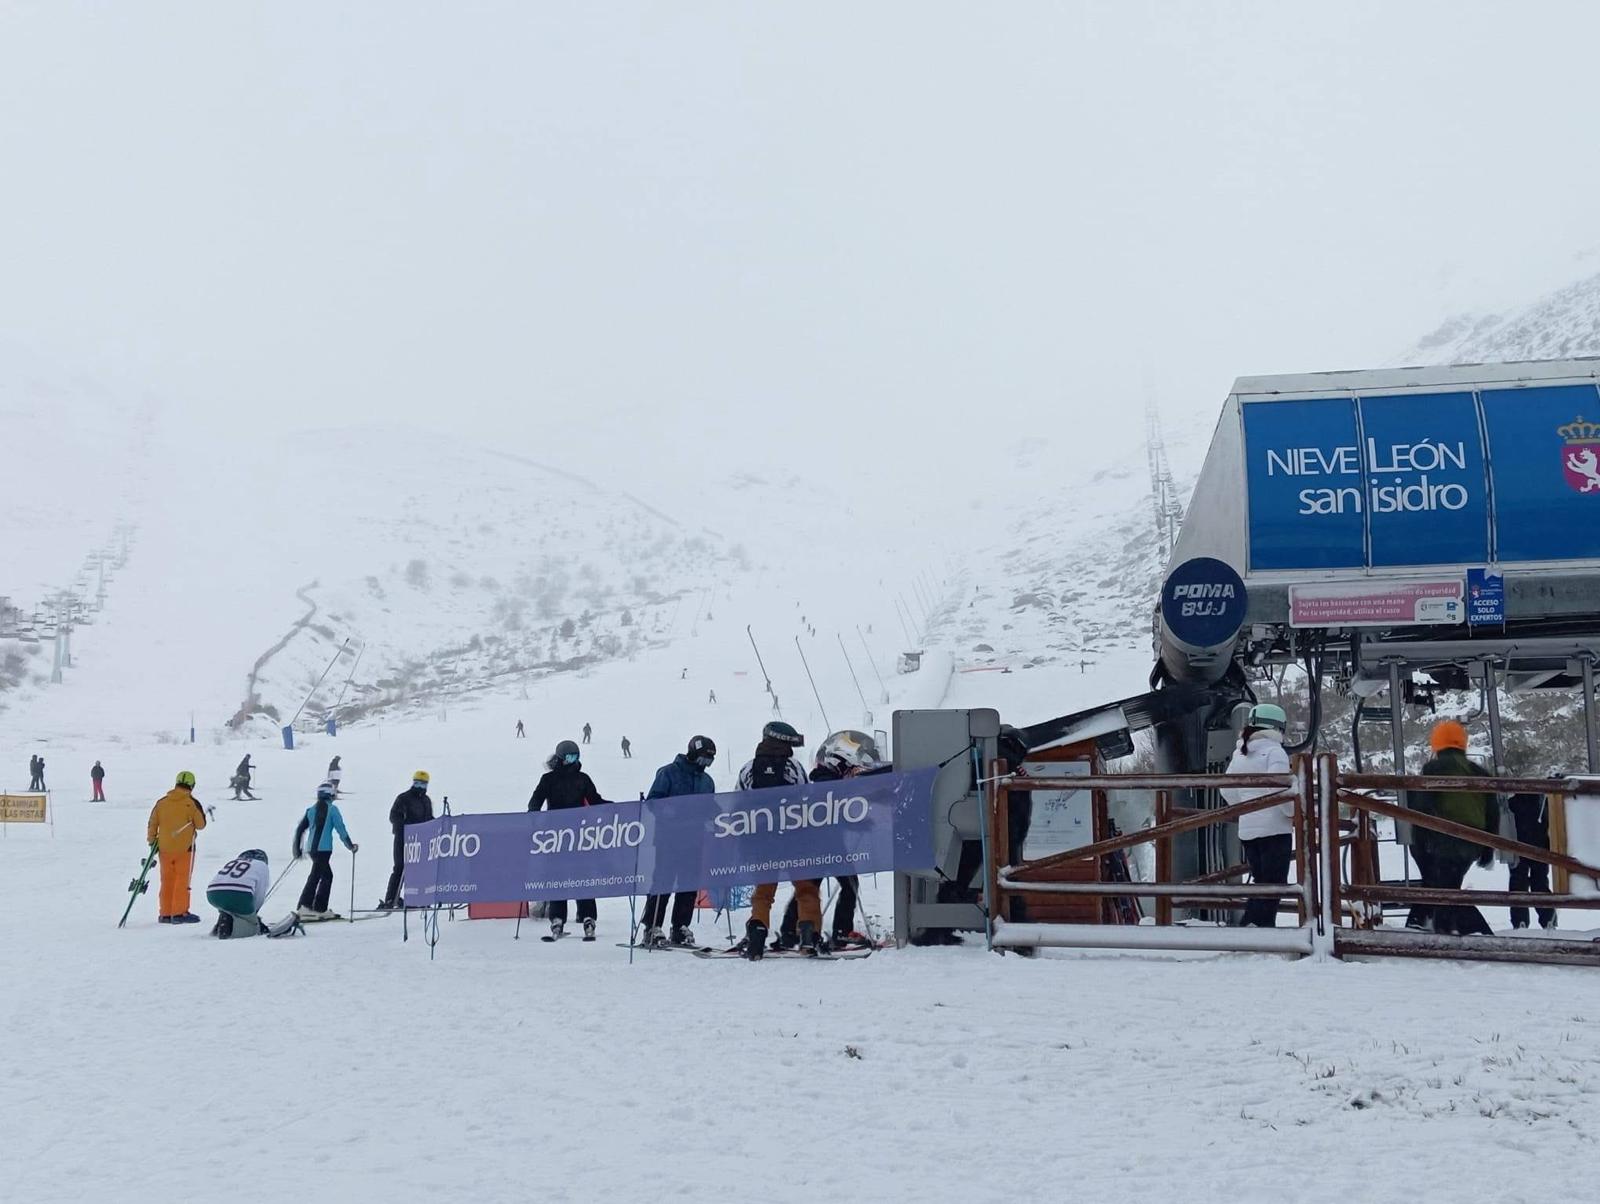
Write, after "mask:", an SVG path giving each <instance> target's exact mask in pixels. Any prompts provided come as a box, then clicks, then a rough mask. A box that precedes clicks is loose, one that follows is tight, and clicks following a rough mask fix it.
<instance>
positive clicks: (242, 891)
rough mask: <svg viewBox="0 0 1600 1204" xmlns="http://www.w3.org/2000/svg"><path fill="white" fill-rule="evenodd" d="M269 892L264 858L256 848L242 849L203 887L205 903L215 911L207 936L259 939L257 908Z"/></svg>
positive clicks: (264, 855)
mask: <svg viewBox="0 0 1600 1204" xmlns="http://www.w3.org/2000/svg"><path fill="white" fill-rule="evenodd" d="M271 889H272V886H271V875H270V874H269V873H268V870H267V855H266V853H264V852H262V851H261V850H260V849H246V850H245V851H244V852H242V853H240V854H239V855H238V856H237V857H235V858H234V859H233V860H232V861H230V862H228V863H227V864H225V865H224V866H223V867H222V868H221V869H220V870H218V871H217V873H216V876H215V877H214V878H212V879H211V884H210V885H209V886H207V887H206V902H207V903H209V904H211V906H213V907H215V908H216V909H217V922H216V924H215V925H214V926H213V927H212V929H211V935H212V936H214V937H218V938H220V939H221V940H229V939H231V938H232V937H236V936H238V937H244V936H259V935H260V934H261V932H262V930H263V926H262V923H261V915H260V912H261V905H262V904H263V903H265V902H266V901H267V892H268V891H269V890H271Z"/></svg>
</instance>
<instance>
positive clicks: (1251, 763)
mask: <svg viewBox="0 0 1600 1204" xmlns="http://www.w3.org/2000/svg"><path fill="white" fill-rule="evenodd" d="M1228 772H1229V773H1288V772H1289V754H1288V753H1286V752H1284V751H1283V736H1282V734H1281V733H1279V732H1275V731H1273V730H1272V729H1271V728H1266V729H1264V730H1257V731H1255V732H1253V733H1252V734H1251V736H1250V751H1249V752H1245V750H1244V748H1243V746H1242V745H1241V746H1240V747H1238V748H1235V749H1234V750H1233V760H1231V761H1229V762H1228ZM1273 793H1275V792H1274V791H1271V790H1264V789H1259V788H1257V789H1248V790H1247V789H1242V788H1239V787H1231V786H1230V787H1229V788H1228V789H1226V790H1224V791H1223V792H1222V797H1223V798H1224V799H1226V800H1227V801H1228V802H1229V803H1247V802H1249V801H1250V800H1251V799H1253V798H1261V797H1262V796H1264V795H1268V794H1273ZM1292 835H1294V800H1292V799H1289V800H1286V801H1285V802H1284V803H1282V804H1281V805H1280V806H1277V807H1268V808H1267V809H1266V810H1264V811H1252V812H1251V813H1250V814H1249V815H1241V816H1240V817H1239V839H1240V840H1260V839H1261V838H1262V837H1263V836H1292Z"/></svg>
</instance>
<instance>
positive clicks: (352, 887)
mask: <svg viewBox="0 0 1600 1204" xmlns="http://www.w3.org/2000/svg"><path fill="white" fill-rule="evenodd" d="M347 642H348V641H347ZM347 914H348V918H349V921H350V923H352V924H354V923H355V922H356V850H355V847H354V846H351V849H350V911H349V912H348V913H347Z"/></svg>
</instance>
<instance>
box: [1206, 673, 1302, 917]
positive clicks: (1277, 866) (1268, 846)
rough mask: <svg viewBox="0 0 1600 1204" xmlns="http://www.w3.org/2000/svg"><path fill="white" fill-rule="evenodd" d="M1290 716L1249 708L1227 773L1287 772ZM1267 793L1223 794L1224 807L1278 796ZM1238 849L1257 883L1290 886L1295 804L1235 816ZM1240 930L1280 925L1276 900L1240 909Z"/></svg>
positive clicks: (1266, 706)
mask: <svg viewBox="0 0 1600 1204" xmlns="http://www.w3.org/2000/svg"><path fill="white" fill-rule="evenodd" d="M1288 721H1289V717H1288V716H1287V715H1285V714H1284V712H1283V708H1282V707H1279V706H1274V705H1273V704H1272V703H1270V702H1262V703H1258V704H1256V705H1255V706H1253V707H1251V708H1250V717H1249V718H1248V719H1246V720H1245V722H1244V728H1243V729H1242V730H1241V731H1240V733H1239V746H1238V747H1237V748H1235V749H1234V751H1233V759H1232V760H1231V761H1229V762H1228V772H1229V773H1288V772H1289V754H1288V753H1286V752H1285V751H1284V750H1283V734H1284V731H1285V730H1286V729H1287V727H1288ZM1276 793H1278V792H1277V791H1276V790H1273V789H1270V788H1261V789H1254V790H1251V789H1239V788H1237V787H1230V788H1229V789H1226V790H1224V791H1223V792H1222V797H1223V799H1224V800H1225V801H1226V802H1228V803H1247V802H1249V801H1250V800H1251V799H1256V798H1261V797H1263V796H1265V795H1268V794H1276ZM1239 847H1240V848H1241V849H1242V850H1243V851H1244V859H1245V862H1246V864H1248V865H1249V866H1250V877H1251V878H1252V879H1254V880H1255V881H1256V882H1259V883H1282V882H1287V881H1289V864H1290V862H1292V861H1293V860H1294V800H1292V799H1289V800H1286V801H1285V802H1283V803H1282V804H1280V805H1279V806H1276V807H1268V808H1267V809H1266V810H1265V811H1253V812H1251V813H1250V814H1249V815H1241V816H1240V817H1239ZM1239 923H1240V926H1241V927H1244V928H1275V927H1277V924H1278V900H1277V899H1251V900H1250V901H1249V902H1247V903H1246V904H1245V905H1244V918H1243V919H1242V920H1240V921H1239Z"/></svg>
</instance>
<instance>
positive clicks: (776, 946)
mask: <svg viewBox="0 0 1600 1204" xmlns="http://www.w3.org/2000/svg"><path fill="white" fill-rule="evenodd" d="M799 944H800V938H799V937H798V936H796V935H795V934H794V933H793V932H792V931H790V930H788V929H786V928H779V929H778V935H777V936H775V937H773V938H772V951H773V952H774V953H787V952H789V951H790V950H792V949H794V948H796V947H797V946H798V945H799Z"/></svg>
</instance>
